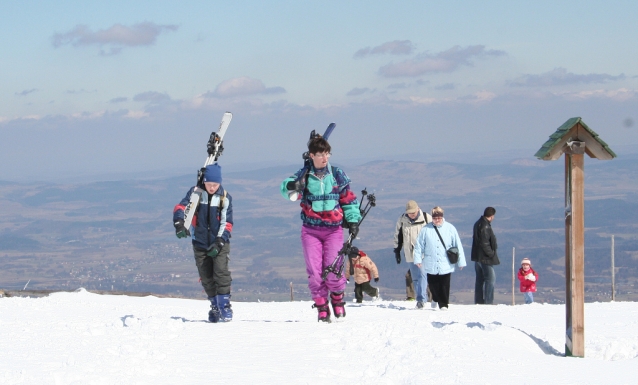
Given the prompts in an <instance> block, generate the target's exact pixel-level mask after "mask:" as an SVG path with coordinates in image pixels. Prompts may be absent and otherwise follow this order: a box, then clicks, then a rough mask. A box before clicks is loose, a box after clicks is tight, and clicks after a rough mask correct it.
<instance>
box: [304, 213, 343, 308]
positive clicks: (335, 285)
mask: <svg viewBox="0 0 638 385" xmlns="http://www.w3.org/2000/svg"><path fill="white" fill-rule="evenodd" d="M301 246H302V247H303V255H304V259H305V260H306V272H307V273H308V289H310V295H311V296H312V299H315V298H326V299H327V298H328V293H329V292H340V291H343V290H344V289H345V288H346V275H345V272H344V274H343V276H342V277H341V278H337V276H336V275H334V274H333V273H330V274H328V276H327V277H326V280H325V281H324V280H323V279H321V274H322V272H323V269H324V268H325V267H326V266H329V265H330V264H331V263H332V262H334V260H335V258H337V253H339V250H341V247H342V246H343V229H342V228H341V226H335V227H319V226H305V225H304V226H301Z"/></svg>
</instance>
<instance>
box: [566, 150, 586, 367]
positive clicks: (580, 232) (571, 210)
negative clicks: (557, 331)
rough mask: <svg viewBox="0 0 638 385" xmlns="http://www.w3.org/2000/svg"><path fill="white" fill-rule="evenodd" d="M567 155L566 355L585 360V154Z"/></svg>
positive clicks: (570, 153) (572, 153) (576, 152)
mask: <svg viewBox="0 0 638 385" xmlns="http://www.w3.org/2000/svg"><path fill="white" fill-rule="evenodd" d="M578 152H580V151H567V152H566V153H565V187H566V189H565V280H566V282H565V283H566V300H565V304H566V312H567V314H566V342H565V355H567V356H573V357H584V356H585V244H584V240H585V213H584V209H585V199H584V198H585V188H584V165H585V164H584V154H583V153H578Z"/></svg>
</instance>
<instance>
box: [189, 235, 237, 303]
mask: <svg viewBox="0 0 638 385" xmlns="http://www.w3.org/2000/svg"><path fill="white" fill-rule="evenodd" d="M193 252H194V254H195V264H196V265H197V271H198V272H199V278H200V279H201V281H202V286H203V287H204V291H205V292H206V295H207V296H208V297H214V296H216V295H218V294H230V282H231V281H232V278H231V277H230V270H228V260H229V257H228V255H229V254H230V243H226V244H225V245H224V247H222V249H221V251H220V252H219V254H217V256H216V257H209V256H208V255H206V250H204V249H200V248H197V247H193Z"/></svg>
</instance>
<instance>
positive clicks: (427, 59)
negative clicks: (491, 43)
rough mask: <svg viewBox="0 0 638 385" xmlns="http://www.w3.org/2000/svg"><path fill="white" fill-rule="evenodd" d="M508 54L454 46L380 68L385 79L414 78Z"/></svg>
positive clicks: (475, 47) (480, 46) (380, 72)
mask: <svg viewBox="0 0 638 385" xmlns="http://www.w3.org/2000/svg"><path fill="white" fill-rule="evenodd" d="M505 54H506V53H505V52H504V51H499V50H486V49H485V46H484V45H473V46H468V47H465V48H461V47H459V46H454V47H452V48H450V49H448V50H447V51H442V52H439V53H436V54H430V53H422V54H419V55H417V56H416V57H415V58H412V59H408V60H404V61H402V62H400V63H390V64H387V65H385V66H383V67H381V68H379V74H380V75H381V76H384V77H388V78H394V77H414V76H421V75H423V74H426V73H436V72H452V71H455V70H456V69H458V68H459V67H461V66H472V65H473V61H472V60H473V59H476V58H484V57H498V56H503V55H505Z"/></svg>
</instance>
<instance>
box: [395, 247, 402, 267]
mask: <svg viewBox="0 0 638 385" xmlns="http://www.w3.org/2000/svg"><path fill="white" fill-rule="evenodd" d="M394 258H396V260H397V265H398V264H400V263H401V248H400V247H397V248H396V249H394Z"/></svg>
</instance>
